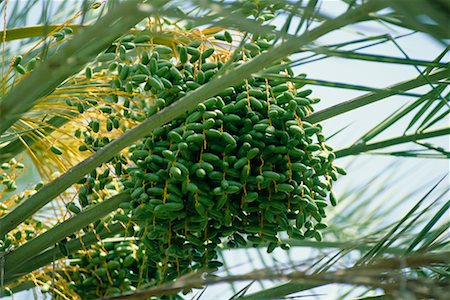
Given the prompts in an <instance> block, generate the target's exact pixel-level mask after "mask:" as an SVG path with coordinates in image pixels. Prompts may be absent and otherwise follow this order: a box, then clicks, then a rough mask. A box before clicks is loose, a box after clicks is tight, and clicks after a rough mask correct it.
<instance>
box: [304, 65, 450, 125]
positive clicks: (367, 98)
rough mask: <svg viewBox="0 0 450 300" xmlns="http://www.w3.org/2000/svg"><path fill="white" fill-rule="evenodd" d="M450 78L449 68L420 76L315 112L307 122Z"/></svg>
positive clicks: (319, 119) (313, 121) (315, 121)
mask: <svg viewBox="0 0 450 300" xmlns="http://www.w3.org/2000/svg"><path fill="white" fill-rule="evenodd" d="M449 76H450V69H448V68H447V69H442V70H439V71H437V72H434V73H432V74H430V75H429V76H427V77H425V76H420V77H417V78H414V79H410V80H407V81H403V82H400V83H397V84H395V85H392V86H389V87H388V88H386V89H385V90H381V91H377V92H371V93H367V94H364V95H362V96H359V97H356V98H354V99H351V100H348V101H345V102H342V103H339V104H337V105H334V106H331V107H328V108H325V109H323V110H320V111H318V112H315V113H313V114H311V115H309V116H308V117H306V121H308V122H311V123H318V122H320V121H323V120H327V119H330V118H332V117H335V116H338V115H340V114H343V113H346V112H348V111H352V110H354V109H356V108H359V107H362V106H365V105H368V104H372V103H374V102H376V101H379V100H383V99H386V98H387V97H389V96H392V95H396V94H398V93H400V92H404V91H408V90H412V89H415V88H417V87H420V86H423V85H426V84H429V83H433V82H437V81H439V80H441V79H444V78H447V77H449Z"/></svg>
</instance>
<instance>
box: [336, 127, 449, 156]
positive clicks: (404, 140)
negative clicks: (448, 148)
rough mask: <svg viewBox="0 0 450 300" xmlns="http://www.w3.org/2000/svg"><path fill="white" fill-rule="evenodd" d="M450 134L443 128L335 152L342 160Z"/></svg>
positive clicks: (447, 129)
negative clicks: (346, 157) (350, 156)
mask: <svg viewBox="0 0 450 300" xmlns="http://www.w3.org/2000/svg"><path fill="white" fill-rule="evenodd" d="M448 134H450V128H443V129H438V130H434V131H429V132H421V133H414V134H410V135H402V136H399V137H395V138H392V139H388V140H384V141H380V142H377V143H371V144H358V145H355V146H352V147H349V148H346V149H341V150H337V151H336V152H335V154H336V157H337V158H342V157H345V156H349V155H357V154H360V153H363V152H367V151H371V150H376V149H381V148H386V147H390V146H394V145H398V144H403V143H408V142H413V141H418V140H423V139H427V138H432V137H438V136H444V135H448Z"/></svg>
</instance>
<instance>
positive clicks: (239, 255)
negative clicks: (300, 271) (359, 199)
mask: <svg viewBox="0 0 450 300" xmlns="http://www.w3.org/2000/svg"><path fill="white" fill-rule="evenodd" d="M55 2H56V1H55ZM11 3H14V1H10V7H12V6H13V5H12V4H11ZM322 9H323V11H324V12H326V13H327V14H328V15H330V16H335V15H338V14H339V13H341V12H343V9H344V6H342V4H341V3H340V1H333V0H329V1H323V4H322ZM39 14H40V11H39V12H38V11H36V17H37V16H38V15H39ZM30 22H31V23H32V22H33V21H32V20H30ZM359 32H365V33H369V34H370V35H379V34H386V33H389V34H391V35H392V36H399V35H402V34H405V33H407V31H404V30H401V29H399V28H396V27H393V26H391V27H390V28H388V27H387V26H384V25H380V24H376V23H374V22H370V23H369V22H366V23H364V24H360V25H356V26H353V27H352V28H351V29H349V30H347V31H339V32H333V33H331V34H328V35H326V36H325V37H324V38H322V39H321V40H319V41H316V42H317V43H318V44H330V43H338V42H343V41H347V40H352V39H355V38H356V37H357V36H361V37H362V35H360V34H359ZM397 42H398V44H399V46H400V47H401V49H402V50H403V51H404V52H406V53H407V55H408V56H409V57H411V58H415V59H426V60H430V59H432V58H434V57H436V56H438V55H439V54H440V53H441V52H442V51H443V46H442V44H440V43H438V42H436V41H435V40H433V39H432V38H430V37H428V36H425V35H423V34H414V35H411V36H407V37H404V38H401V39H398V40H397ZM361 52H362V53H370V54H379V55H389V56H396V57H403V56H402V55H403V54H402V53H401V52H400V50H399V49H398V47H397V46H396V45H395V44H394V43H392V42H389V43H384V44H381V45H378V46H375V47H370V48H368V49H365V50H361ZM448 59H449V57H448V56H447V57H446V58H445V61H448ZM295 71H296V72H298V73H306V74H307V76H308V78H311V79H321V80H329V81H337V82H345V83H353V84H359V85H364V86H370V87H374V88H385V87H387V86H389V85H392V84H394V83H397V82H401V81H404V80H407V79H410V78H413V77H416V76H418V72H417V70H416V69H415V68H414V67H413V66H400V65H394V64H387V63H373V62H364V61H357V60H348V59H342V58H328V59H325V60H321V61H317V62H313V63H310V64H306V65H302V66H300V67H298V68H296V70H295ZM306 88H311V89H312V90H313V94H312V97H314V98H320V99H322V101H321V102H320V103H319V104H317V105H316V106H315V110H316V111H317V110H321V109H323V108H326V107H329V106H331V105H335V104H337V103H340V102H342V101H346V100H349V99H352V98H354V97H357V96H359V95H362V94H365V92H357V91H353V90H352V91H351V90H347V89H338V88H330V87H321V86H306ZM423 90H424V89H417V90H415V91H413V92H423ZM412 100H415V98H413V97H405V96H393V97H389V98H387V99H384V100H382V101H379V102H377V103H374V104H371V105H368V106H365V107H363V108H360V109H358V110H355V111H353V112H350V113H345V114H342V115H340V116H337V117H335V118H332V119H330V120H327V121H325V122H323V123H322V125H323V128H324V132H325V136H328V135H331V134H333V133H335V132H336V131H337V130H339V129H341V128H343V127H344V126H347V125H348V127H347V129H345V130H344V131H343V132H342V133H340V134H338V135H337V136H336V137H334V138H333V139H331V140H330V141H329V142H328V143H329V144H330V145H332V146H333V147H334V148H335V149H340V148H342V147H345V146H348V145H350V144H352V143H353V142H355V141H356V140H357V139H358V138H359V137H360V136H361V135H362V134H363V133H365V132H366V131H367V130H369V129H370V128H372V127H373V126H375V125H376V124H377V123H378V122H380V121H382V120H383V119H384V118H385V117H386V116H387V115H388V112H393V111H395V110H396V109H397V108H399V107H401V106H402V105H404V104H406V103H410V102H411V101H412ZM407 121H409V119H408V120H407ZM407 121H405V122H400V123H399V124H397V125H396V126H393V127H392V128H390V129H389V130H387V131H386V132H385V133H383V134H381V135H380V136H379V137H377V138H376V139H375V140H382V139H385V138H390V137H394V136H398V135H401V134H402V133H403V130H404V128H405V126H406V125H407ZM449 123H450V122H449V119H448V118H446V119H444V120H442V121H441V122H440V124H439V125H438V126H436V127H435V128H442V127H448V125H449ZM430 141H432V142H433V143H435V144H437V145H440V146H442V147H444V148H446V149H449V140H448V137H442V138H435V139H432V140H430ZM404 147H405V146H399V147H396V148H395V149H396V150H397V149H402V148H404ZM406 148H408V146H406ZM393 162H397V164H396V165H395V168H394V169H392V168H391V169H390V171H389V174H385V173H383V170H385V169H386V168H387V167H388V166H389V165H391V164H392V163H393ZM337 164H338V165H340V166H343V167H345V168H346V169H347V173H348V174H347V175H346V176H344V177H342V178H340V179H339V181H338V182H337V183H336V184H335V186H334V191H335V193H336V194H337V195H338V198H339V195H342V194H344V193H345V192H346V191H348V190H349V189H350V188H352V187H354V186H355V185H357V184H358V183H360V182H361V180H363V179H369V178H371V177H372V176H376V175H377V174H380V175H379V178H377V179H376V180H375V181H376V184H375V185H373V186H372V188H371V189H369V190H367V195H369V194H370V193H372V192H374V191H375V190H376V188H377V187H379V186H383V185H385V184H386V182H389V189H388V190H387V191H385V192H383V193H382V194H380V195H379V197H378V198H376V199H377V201H386V199H390V198H392V199H400V198H401V197H403V196H405V195H406V193H407V192H409V191H411V190H412V188H413V187H418V188H419V187H423V188H422V189H419V191H418V192H417V193H416V194H414V195H412V196H411V197H410V198H408V199H409V200H408V201H406V202H404V205H405V206H404V207H398V208H397V211H393V212H392V214H391V215H390V216H386V220H385V221H386V223H388V222H390V221H392V220H393V218H395V217H397V218H398V217H399V216H400V215H401V214H402V213H404V212H405V211H406V210H407V209H408V208H410V207H411V206H413V205H414V204H415V203H416V202H417V201H418V199H419V198H420V197H421V195H422V194H423V193H424V191H425V190H426V189H427V188H429V187H430V186H431V185H432V184H434V183H435V182H437V180H438V179H439V178H441V177H442V176H444V175H446V174H448V173H449V162H448V161H446V160H443V159H429V158H428V159H420V158H398V157H388V156H377V155H360V156H358V157H356V158H355V157H347V158H344V159H341V160H338V161H337ZM449 184H450V181H449V179H448V177H447V180H446V181H445V182H444V187H443V188H445V187H448V186H449ZM447 199H448V197H447ZM444 200H445V199H444ZM379 204H380V203H373V206H374V207H375V206H377V205H379ZM446 219H447V220H450V216H449V215H447V216H446ZM246 251H250V252H247V253H246ZM252 251H253V252H252ZM275 253H276V254H275V256H276V258H277V259H278V260H279V261H286V260H287V256H286V254H285V253H284V252H282V251H281V250H276V252H275ZM292 254H293V255H294V257H295V258H296V259H298V260H301V259H307V258H308V257H309V256H311V253H310V252H308V251H305V249H304V248H301V249H299V250H298V251H296V252H293V253H292ZM261 255H262V256H261V257H262V258H261V259H259V258H258V259H255V260H254V261H253V262H251V263H249V262H248V257H249V256H251V257H260V254H258V253H257V251H255V250H242V251H241V252H236V251H234V252H226V253H225V256H226V258H228V261H232V262H233V266H237V267H236V268H233V269H232V270H234V271H236V272H238V273H239V272H246V271H249V270H251V269H252V268H260V267H263V266H264V264H263V261H264V262H265V263H267V264H270V262H271V260H270V259H269V258H268V257H267V256H265V255H264V254H261ZM242 266H244V267H242ZM257 288H258V285H254V287H252V289H251V290H256V289H257ZM335 289H337V288H336V287H332V288H331V289H330V288H329V287H327V288H326V289H319V290H318V291H317V292H318V293H322V292H323V293H326V294H328V295H330V291H333V290H335ZM217 295H222V296H225V295H231V294H230V289H229V287H228V286H226V285H219V286H217V287H214V288H210V289H207V290H206V294H205V295H204V298H203V299H213V297H214V296H217ZM29 297H30V294H29V293H25V294H23V295H22V296H20V295H16V296H15V297H14V299H16V300H19V299H29ZM224 298H225V297H224ZM319 298H320V299H330V298H327V297H325V298H321V297H319ZM214 299H217V298H214Z"/></svg>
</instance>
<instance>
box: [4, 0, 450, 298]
mask: <svg viewBox="0 0 450 300" xmlns="http://www.w3.org/2000/svg"><path fill="white" fill-rule="evenodd" d="M9 2H11V1H9ZM19 2H20V1H16V3H14V1H13V3H14V4H13V5H14V6H13V9H12V12H9V11H8V14H10V15H8V20H7V23H8V26H7V28H6V29H5V31H4V35H3V40H2V43H3V46H4V48H3V49H4V50H3V51H4V52H3V57H4V58H3V59H4V63H3V73H2V74H3V78H2V99H1V100H0V114H1V116H2V119H1V121H0V132H1V135H0V152H1V154H0V162H1V171H0V172H1V177H0V180H1V183H2V191H1V192H0V197H1V201H2V203H1V207H0V210H1V218H0V233H1V239H0V250H1V259H2V261H1V264H0V266H1V268H3V269H2V270H1V272H0V274H1V278H0V282H1V287H0V291H1V293H2V295H9V294H12V293H15V292H17V291H20V290H24V289H29V288H31V287H33V286H34V285H38V286H40V287H41V290H42V291H43V292H46V293H52V296H53V297H54V298H58V297H61V298H63V296H61V295H65V297H72V298H76V297H81V298H83V299H85V298H89V299H91V298H96V297H114V295H116V294H119V293H122V292H131V294H129V295H128V296H123V297H124V299H126V298H127V297H130V298H132V297H137V298H139V297H140V298H143V297H153V296H154V297H160V298H165V297H168V298H170V297H172V298H173V297H176V298H177V297H181V293H180V292H185V293H186V292H188V291H191V290H192V289H194V288H203V292H205V287H206V289H208V285H212V284H218V283H222V282H231V287H232V288H233V289H234V290H236V295H235V297H241V298H244V299H245V298H247V299H261V298H280V297H284V296H287V295H290V294H293V293H295V292H299V291H309V290H311V291H315V290H316V289H317V288H318V287H320V286H322V285H327V284H332V283H336V284H349V285H351V290H348V291H344V292H343V293H342V297H347V296H348V295H355V291H354V290H356V291H358V292H359V291H360V290H361V294H360V296H365V295H366V294H368V292H370V290H371V289H375V288H379V289H381V290H382V291H383V292H384V293H385V294H386V296H389V297H406V296H408V297H409V296H414V297H428V298H440V297H441V298H448V297H447V295H448V290H447V291H446V287H448V286H449V279H448V278H449V277H448V264H449V261H448V238H446V237H445V232H447V231H448V227H449V223H448V222H446V221H445V220H444V216H445V214H446V213H448V209H449V202H448V201H446V202H442V203H441V199H442V198H443V197H444V195H445V192H446V191H444V192H443V193H442V194H441V195H439V196H438V197H437V198H436V199H435V200H433V201H431V203H427V202H430V200H429V198H430V195H431V194H432V192H433V191H435V190H437V188H438V187H439V186H440V185H439V184H436V186H435V187H433V189H431V190H430V191H429V192H428V193H427V194H426V195H425V196H424V197H422V198H420V199H418V201H417V204H416V205H415V206H414V207H413V208H412V209H411V210H410V211H408V212H406V213H405V214H404V216H403V217H402V218H400V220H399V221H395V222H392V217H391V219H388V218H387V217H386V218H384V216H390V214H389V213H390V211H396V208H397V207H404V205H405V203H406V201H407V200H408V199H415V198H414V192H413V191H411V193H410V194H409V195H408V196H407V197H405V198H404V199H402V198H395V199H397V200H396V201H387V200H392V197H389V198H386V199H381V198H382V197H381V196H379V194H381V195H383V192H384V191H385V190H386V189H388V188H387V185H386V184H383V185H382V186H381V187H380V188H379V189H378V190H377V191H376V192H375V193H374V194H373V195H372V194H368V193H367V191H368V190H370V188H373V187H376V184H375V183H374V182H375V181H376V178H379V177H382V176H384V174H370V175H371V176H372V175H374V177H373V178H369V179H368V183H367V184H360V185H358V184H354V185H353V188H354V189H353V190H350V191H348V193H344V194H343V195H338V197H336V196H335V195H334V194H333V193H331V190H332V188H331V180H336V179H337V177H338V173H340V174H344V173H345V172H344V171H343V170H342V169H341V168H339V167H336V166H334V160H335V159H339V158H342V157H346V156H350V155H357V154H362V153H372V154H383V155H391V156H394V157H399V156H402V157H422V158H424V157H433V158H435V157H439V158H448V157H449V151H448V149H444V148H442V147H440V146H436V145H434V144H433V143H431V142H429V141H428V139H430V138H434V137H443V136H444V137H445V136H448V134H449V128H435V126H436V125H437V124H440V123H442V120H444V119H445V118H446V117H448V113H449V110H448V91H447V82H446V80H447V79H448V77H449V69H448V64H447V62H445V61H444V58H445V55H446V53H447V51H448V47H447V48H446V49H445V50H444V51H442V53H441V54H440V55H439V56H438V57H436V58H429V59H428V60H426V59H413V58H411V57H409V56H408V55H407V53H406V52H405V51H404V49H402V48H401V47H400V45H399V43H397V40H398V39H400V38H402V37H403V36H399V37H392V36H389V35H377V36H373V35H372V34H371V33H370V34H366V33H363V34H365V35H366V36H364V37H363V38H361V37H358V39H355V40H350V41H345V42H343V43H338V44H326V43H325V44H323V43H322V42H320V44H319V41H322V39H321V38H322V37H323V36H324V35H326V34H328V33H330V32H333V31H335V30H341V29H348V28H351V29H354V28H355V27H352V25H353V24H355V23H357V22H360V21H367V20H372V21H377V22H381V23H383V24H394V25H395V26H399V27H402V28H403V29H404V28H407V29H412V30H415V31H416V32H417V31H420V32H422V33H426V34H429V35H431V36H432V37H434V38H435V39H436V40H437V41H439V42H441V43H442V44H443V43H444V42H443V40H442V39H443V38H445V37H448V36H449V31H448V28H447V27H446V26H445V25H446V22H445V21H446V19H445V13H443V12H445V11H448V9H449V6H448V4H447V3H445V1H436V3H433V4H430V3H427V2H426V1H424V0H423V1H422V0H421V1H416V2H414V3H409V2H408V3H406V2H405V1H366V2H363V3H361V4H360V3H359V2H357V1H342V3H343V5H344V6H345V7H346V8H347V9H348V11H347V12H345V13H343V14H342V15H341V16H338V17H336V18H329V17H327V16H326V14H325V13H323V10H322V8H321V3H320V2H319V1H308V2H305V3H303V2H302V1H298V2H289V1H281V0H280V1H261V0H259V1H249V0H245V1H244V0H243V1H228V2H226V3H224V2H222V1H192V2H189V3H185V4H183V5H184V6H183V7H182V8H181V9H180V8H179V7H176V6H175V5H177V4H180V2H176V1H138V0H133V1H117V0H110V1H108V2H107V3H106V4H102V3H89V2H88V1H83V3H82V4H81V7H80V11H79V12H78V13H77V12H76V11H77V10H78V7H77V6H67V4H65V1H63V3H62V4H60V5H59V6H58V8H57V11H58V12H60V14H52V13H50V11H51V7H50V5H44V7H43V9H42V15H41V17H40V20H39V25H37V26H31V27H30V26H27V25H28V24H27V15H28V14H31V13H32V11H33V10H34V9H35V8H36V6H35V5H37V4H38V1H28V2H27V3H25V4H23V3H22V4H17V3H19ZM6 5H8V4H7V3H6V2H4V3H3V8H6ZM9 5H11V3H9ZM385 7H389V8H391V9H388V10H383V8H385ZM185 11H189V12H188V13H185ZM74 14H75V15H74ZM71 15H74V17H73V18H71V19H69V16H71ZM149 15H150V17H149V18H147V19H144V20H143V18H144V17H147V16H149ZM78 16H80V17H79V19H77V17H78ZM424 16H426V18H428V19H429V20H432V21H433V22H431V23H430V22H428V21H424V20H425V19H426V18H424ZM80 19H81V24H80V23H78V20H80ZM74 20H77V21H74ZM96 20H97V21H96ZM5 21H6V20H5ZM95 21H96V22H95ZM58 23H60V24H58ZM75 24H77V25H75ZM136 24H137V25H136ZM135 25H136V26H135ZM277 25H278V26H277ZM218 26H220V27H218ZM347 26H349V27H347ZM363 31H364V30H363ZM409 34H416V33H408V34H406V35H409ZM406 35H405V36H406ZM40 37H44V39H42V40H41V42H39V38H40ZM9 41H14V42H9ZM37 42H39V43H37ZM383 43H391V44H392V45H394V46H395V47H396V48H397V49H398V50H399V51H400V52H401V53H402V54H403V57H395V56H393V55H377V54H368V53H366V52H362V51H360V50H363V49H368V48H370V47H373V46H375V45H378V44H383ZM17 45H18V46H17ZM30 45H36V46H35V47H31V46H30ZM361 45H362V46H361ZM352 47H353V48H352ZM30 48H31V50H29V51H28V49H30ZM308 53H309V54H310V55H305V56H303V57H301V55H304V54H308ZM291 55H292V56H291ZM331 57H340V58H341V59H347V60H349V61H351V60H359V61H366V62H367V61H370V62H374V63H377V62H382V63H389V64H395V65H400V66H413V67H414V68H415V69H416V70H417V72H418V74H420V75H419V76H418V77H417V78H411V79H410V80H407V81H404V82H400V83H396V84H394V85H390V86H389V87H386V88H373V87H371V86H370V85H359V84H353V83H351V82H342V80H340V79H339V78H336V80H321V79H310V78H306V75H305V74H296V72H297V69H296V68H297V67H298V66H300V65H303V64H307V63H312V62H314V61H317V60H322V59H328V58H331ZM305 84H309V85H321V86H327V87H333V88H343V89H347V90H350V91H352V90H354V91H367V92H368V93H367V94H363V95H361V96H358V97H356V98H354V99H349V100H348V101H343V102H342V103H339V104H337V105H335V106H329V107H327V108H325V109H323V110H319V111H317V112H313V109H312V108H313V106H314V104H316V103H317V102H318V99H316V98H313V97H312V96H310V93H311V90H309V89H301V88H303V86H304V85H305ZM418 87H422V89H421V90H418V89H416V88H418ZM392 95H403V96H406V97H409V98H415V99H413V100H412V101H411V103H409V104H408V105H405V106H404V107H402V108H400V109H398V110H397V111H392V110H391V109H390V108H389V107H387V108H386V118H385V120H383V121H382V122H381V123H380V124H378V125H376V126H375V127H373V129H371V130H369V131H368V132H367V133H365V134H363V135H362V137H360V138H359V139H358V140H357V141H356V142H355V143H354V144H353V145H351V146H348V147H346V148H343V149H339V150H338V151H335V152H333V150H332V149H331V147H330V146H329V145H328V144H329V142H328V140H327V139H330V138H331V137H333V138H334V139H336V138H338V137H339V134H340V133H341V132H342V131H343V130H344V129H345V128H346V127H344V128H336V129H335V130H333V131H334V132H336V134H334V135H332V136H328V137H327V136H326V135H325V134H324V133H322V126H324V125H321V124H318V122H321V121H324V120H327V119H330V118H333V117H335V116H338V115H341V114H343V113H346V112H351V111H354V110H356V109H358V108H360V107H364V106H366V105H369V104H371V103H374V102H377V101H382V100H384V99H386V98H388V97H390V96H392ZM401 122H403V123H405V122H406V126H405V127H404V132H405V133H404V134H402V135H399V136H394V137H388V138H386V137H384V139H383V140H378V141H375V138H376V137H378V136H380V135H381V134H385V133H386V132H389V131H388V130H389V129H391V128H394V127H393V126H403V125H398V124H403V123H401ZM343 126H344V125H343ZM325 140H327V143H326V144H325ZM406 143H408V144H407V145H408V147H405V148H403V149H400V150H399V151H396V150H392V151H390V150H385V148H387V147H391V146H396V145H403V144H406ZM411 143H414V144H413V145H412V146H411ZM414 146H418V147H420V149H417V147H414ZM375 151H379V152H375ZM22 155H23V157H25V158H26V159H27V160H25V161H22ZM30 159H31V160H30ZM31 162H32V163H34V168H35V169H37V170H38V171H39V172H40V176H41V178H40V179H38V180H36V182H40V181H41V180H42V181H43V182H40V183H38V184H37V185H36V186H35V187H34V188H31V189H28V187H29V186H28V187H27V188H25V189H24V188H23V186H22V183H21V182H23V177H24V176H23V175H21V174H22V172H25V174H27V173H26V172H27V171H26V169H27V168H33V166H32V163H31ZM391 169H392V170H394V169H395V166H394V167H392V168H391ZM391 169H389V170H391ZM351 170H352V169H351V168H350V171H351ZM55 171H58V172H60V173H61V174H62V175H61V176H60V177H58V178H55V177H56V175H54V172H55ZM26 180H27V183H28V185H30V184H31V183H32V184H35V183H36V182H31V181H32V180H30V179H26ZM386 180H388V181H389V180H390V181H391V182H392V181H395V179H393V178H392V177H388V178H386ZM433 183H434V182H433ZM327 197H329V200H326V198H327ZM337 200H339V201H337ZM328 202H330V203H331V204H332V205H333V206H335V205H337V206H336V207H335V208H333V207H327V206H328ZM378 202H381V203H382V205H381V206H380V207H375V208H373V205H374V204H373V203H378ZM49 203H50V204H51V205H52V207H54V208H56V209H55V210H53V211H51V210H50V209H49V208H48V207H49V206H46V205H47V204H49ZM41 212H42V213H43V214H41ZM402 215H403V214H402ZM325 218H326V220H327V222H325ZM397 219H399V218H398V217H396V218H395V220H397ZM386 220H389V224H387V223H386ZM55 222H56V223H55ZM349 228H351V230H349ZM348 232H350V234H349V233H348ZM111 237H114V238H112V239H108V238H111ZM309 237H314V238H315V240H310V239H305V238H309ZM288 245H291V249H288V248H289V246H288ZM278 246H281V248H283V249H284V250H285V252H279V251H280V250H279V249H277V247H278ZM260 247H261V248H262V247H263V248H265V249H267V250H268V252H272V251H274V254H271V255H265V256H264V259H263V258H262V256H261V255H260V254H258V255H259V256H260V257H261V260H262V261H263V262H264V265H265V266H266V262H265V261H264V260H266V259H267V258H270V259H272V260H273V263H274V265H273V267H269V266H266V267H265V268H264V269H263V270H260V271H259V272H255V273H248V274H244V275H238V276H236V275H234V276H233V275H230V274H231V273H232V271H233V270H232V267H231V264H230V262H231V261H230V259H229V258H227V255H226V253H227V251H241V250H240V249H242V248H248V249H250V250H249V251H256V252H248V253H253V254H254V253H259V252H258V251H259V250H255V249H258V248H260ZM300 247H307V248H308V249H310V250H317V251H325V252H320V253H319V252H314V253H318V254H319V255H318V256H317V257H316V258H315V259H313V260H310V261H305V262H304V265H302V266H300V270H299V268H297V266H298V265H297V264H298V260H297V259H291V258H290V259H291V260H290V261H289V263H288V264H287V265H286V266H282V271H280V267H281V265H280V262H278V261H275V260H276V259H279V258H280V257H281V256H280V253H284V254H286V255H288V256H291V255H295V253H296V252H295V251H296V250H298V249H299V248H300ZM227 249H233V250H227ZM253 254H249V259H250V260H251V259H253V258H255V257H257V256H256V255H253ZM284 254H283V255H284ZM59 259H60V260H59ZM67 259H69V260H67ZM68 261H69V262H70V264H68V263H67V262H68ZM222 264H223V266H222ZM222 270H225V271H226V272H228V273H227V275H223V274H221V273H220V271H222ZM205 271H207V272H208V273H207V274H208V275H205V274H203V272H205ZM380 274H383V278H382V280H380ZM183 275H185V276H183ZM270 279H284V280H286V279H287V280H289V281H290V282H287V283H283V284H281V285H279V286H276V287H272V288H267V287H265V286H264V284H265V283H261V287H262V289H261V290H260V291H257V292H256V293H253V292H251V291H250V289H251V288H253V286H254V285H255V284H254V283H253V282H255V281H259V282H260V281H261V280H270ZM30 280H34V282H31V281H30ZM249 280H251V281H252V282H251V283H250V284H247V283H246V284H245V286H244V287H243V288H242V289H241V291H239V292H237V291H238V288H237V287H236V286H235V283H237V282H239V281H249ZM5 285H6V286H5ZM363 286H365V287H368V288H362V287H363ZM355 287H359V289H355ZM136 289H137V290H136ZM203 292H202V293H201V294H200V296H201V295H202V294H203ZM169 295H171V296H169ZM200 296H199V298H201V297H200ZM449 296H450V295H449Z"/></svg>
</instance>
